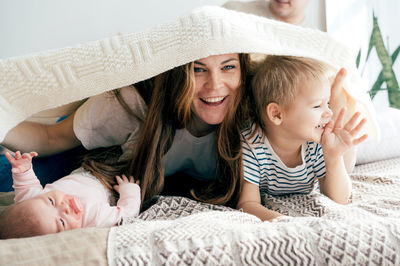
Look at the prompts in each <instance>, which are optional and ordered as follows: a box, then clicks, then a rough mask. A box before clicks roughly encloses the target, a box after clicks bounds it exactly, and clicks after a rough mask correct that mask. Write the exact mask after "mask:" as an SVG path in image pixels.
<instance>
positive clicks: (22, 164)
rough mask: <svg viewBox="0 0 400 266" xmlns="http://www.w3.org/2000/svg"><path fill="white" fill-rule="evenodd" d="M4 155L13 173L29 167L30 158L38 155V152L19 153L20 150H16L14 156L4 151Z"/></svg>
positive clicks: (26, 169)
mask: <svg viewBox="0 0 400 266" xmlns="http://www.w3.org/2000/svg"><path fill="white" fill-rule="evenodd" d="M5 156H6V158H7V160H8V161H9V162H10V164H11V167H12V168H11V172H12V173H14V174H21V173H25V172H26V171H28V170H29V169H31V167H32V158H33V157H35V156H38V153H37V152H34V151H32V152H29V153H24V154H22V155H21V152H19V151H17V152H15V156H14V157H13V156H12V155H11V154H10V153H9V152H6V153H5Z"/></svg>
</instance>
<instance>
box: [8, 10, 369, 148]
mask: <svg viewBox="0 0 400 266" xmlns="http://www.w3.org/2000/svg"><path fill="white" fill-rule="evenodd" d="M232 52H246V53H250V52H254V53H264V54H282V55H296V56H306V57H312V58H316V59H319V60H322V61H324V62H326V63H329V64H330V65H332V66H333V67H335V68H336V69H338V68H339V67H346V68H347V69H348V70H349V79H348V80H349V84H348V86H347V88H346V89H347V92H348V93H349V94H350V95H351V96H352V97H354V98H356V99H357V100H358V103H361V104H360V105H359V106H358V107H359V108H360V109H361V110H362V111H363V112H364V113H365V115H366V116H367V117H369V118H370V119H369V121H370V125H369V129H370V135H376V133H377V131H376V127H375V124H374V123H375V120H374V116H373V110H372V105H371V101H370V100H369V97H368V95H367V94H366V93H362V91H363V90H362V86H363V84H362V82H361V79H360V76H359V74H358V73H357V71H356V68H355V63H354V62H355V55H354V54H352V53H351V51H350V50H349V49H348V48H346V47H345V46H344V45H343V44H341V43H339V42H337V41H335V40H334V39H332V38H331V37H329V36H328V35H327V34H325V33H323V32H320V31H317V30H312V29H306V28H301V27H297V26H293V25H289V24H285V23H282V22H277V21H273V20H268V19H266V18H261V17H257V16H253V15H248V14H244V13H240V12H236V11H230V10H226V9H224V8H220V7H203V8H199V9H196V10H194V11H193V12H191V13H189V14H188V15H186V16H183V17H181V18H179V19H177V20H175V21H171V22H169V23H166V24H163V25H159V26H158V27H154V28H151V29H149V30H147V31H143V32H137V33H132V34H124V35H118V36H114V37H111V38H108V39H104V40H98V41H94V42H90V43H84V44H80V45H77V46H74V47H67V48H62V49H57V50H51V51H45V52H41V53H38V54H32V55H28V56H21V57H15V58H9V59H5V60H1V61H0V122H1V123H0V141H1V140H3V138H4V136H5V134H6V133H7V132H8V131H9V130H10V129H11V128H13V127H14V126H16V125H17V124H18V123H20V122H21V121H23V120H25V119H26V118H28V117H30V116H31V115H33V114H35V113H37V112H39V111H42V110H47V109H50V108H54V107H58V106H61V105H64V104H67V103H71V102H74V101H77V100H81V99H84V98H86V97H88V96H92V95H96V94H99V93H102V92H104V91H108V90H111V89H115V88H119V87H122V86H126V85H129V84H132V83H135V82H138V81H141V80H144V79H147V78H149V77H152V76H154V75H157V74H159V73H162V72H164V71H166V70H169V69H171V68H173V67H175V66H178V65H182V64H185V63H188V62H191V61H193V60H196V59H199V58H204V57H207V56H209V55H213V54H223V53H232Z"/></svg>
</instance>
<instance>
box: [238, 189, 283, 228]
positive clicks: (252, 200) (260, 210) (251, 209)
mask: <svg viewBox="0 0 400 266" xmlns="http://www.w3.org/2000/svg"><path fill="white" fill-rule="evenodd" d="M237 209H242V210H243V211H244V212H247V213H250V214H253V215H255V216H257V217H258V218H260V219H261V220H262V221H272V220H273V219H275V218H277V217H280V216H283V215H282V214H280V213H279V212H276V211H272V210H269V209H268V208H266V207H264V206H263V205H261V197H260V190H259V187H258V186H257V185H255V184H252V183H250V182H248V181H245V182H244V184H243V187H242V191H241V193H240V197H239V202H238V204H237Z"/></svg>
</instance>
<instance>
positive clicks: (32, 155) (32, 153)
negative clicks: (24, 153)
mask: <svg viewBox="0 0 400 266" xmlns="http://www.w3.org/2000/svg"><path fill="white" fill-rule="evenodd" d="M29 154H30V155H31V157H36V156H38V155H39V154H38V153H37V152H35V151H31V152H30V153H29Z"/></svg>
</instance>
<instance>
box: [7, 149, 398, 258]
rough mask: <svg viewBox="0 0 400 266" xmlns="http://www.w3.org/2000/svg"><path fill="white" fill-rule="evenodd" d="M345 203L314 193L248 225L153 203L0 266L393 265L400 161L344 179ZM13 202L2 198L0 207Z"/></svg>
mask: <svg viewBox="0 0 400 266" xmlns="http://www.w3.org/2000/svg"><path fill="white" fill-rule="evenodd" d="M351 178H352V181H353V192H352V198H351V203H350V204H348V205H339V204H336V203H334V202H333V201H331V200H330V199H329V198H327V197H325V196H323V195H321V194H320V193H318V192H313V193H311V194H309V195H290V196H285V197H277V198H266V199H265V200H266V205H267V206H269V207H270V208H271V209H274V210H277V211H280V212H282V213H284V214H286V215H290V216H291V217H287V218H286V219H283V220H282V221H279V222H274V223H270V222H261V221H260V220H259V219H258V218H256V217H255V216H252V215H250V214H246V213H243V212H241V211H238V210H234V209H230V208H227V207H224V206H216V205H209V204H204V203H199V202H196V201H193V200H190V199H187V198H184V197H176V196H160V197H159V198H158V199H157V201H156V202H155V203H154V204H153V205H152V206H151V207H150V208H149V209H147V210H146V211H144V212H142V213H141V214H140V215H139V216H138V217H136V218H127V219H125V220H124V222H123V223H122V225H120V226H117V227H113V228H111V229H109V228H84V229H78V230H73V231H67V232H63V233H59V234H54V235H47V236H39V237H34V238H26V239H10V240H2V241H0V265H27V264H29V265H59V264H62V265H65V264H73V265H107V264H109V265H266V264H270V265H399V263H400V195H399V191H400V157H398V158H394V159H389V160H382V161H379V162H374V163H369V164H363V165H359V166H357V167H356V169H355V171H354V173H353V174H352V175H351ZM11 202H12V193H1V195H0V204H1V205H2V206H4V205H7V204H10V203H11Z"/></svg>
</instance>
